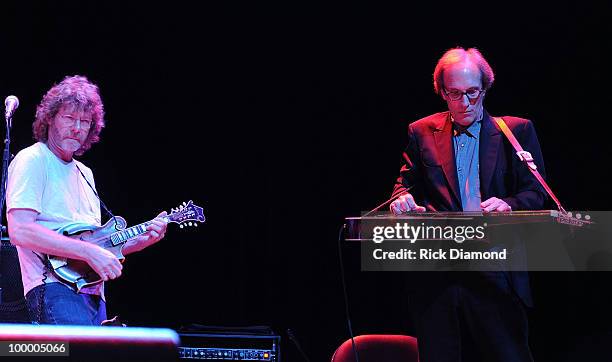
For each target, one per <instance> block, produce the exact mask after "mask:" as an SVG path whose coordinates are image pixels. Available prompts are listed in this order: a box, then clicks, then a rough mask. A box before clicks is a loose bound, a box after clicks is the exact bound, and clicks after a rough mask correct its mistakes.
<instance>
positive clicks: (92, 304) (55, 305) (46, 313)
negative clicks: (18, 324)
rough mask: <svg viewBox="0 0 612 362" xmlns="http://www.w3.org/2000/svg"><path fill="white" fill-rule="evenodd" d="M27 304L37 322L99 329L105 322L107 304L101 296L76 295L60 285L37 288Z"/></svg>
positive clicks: (32, 292) (33, 319)
mask: <svg viewBox="0 0 612 362" xmlns="http://www.w3.org/2000/svg"><path fill="white" fill-rule="evenodd" d="M26 301H27V303H28V309H29V310H30V317H31V319H32V321H33V322H34V323H39V324H64V325H91V326H99V325H100V323H101V322H102V321H103V320H105V319H106V303H105V302H104V301H103V300H102V298H101V297H100V296H99V295H90V294H77V293H76V292H74V291H73V290H72V289H70V288H68V287H67V286H65V285H63V284H61V283H56V282H54V283H47V284H42V285H39V286H37V287H34V288H33V289H32V290H30V291H29V292H28V293H27V294H26Z"/></svg>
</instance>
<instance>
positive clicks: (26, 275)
mask: <svg viewBox="0 0 612 362" xmlns="http://www.w3.org/2000/svg"><path fill="white" fill-rule="evenodd" d="M103 127H104V106H103V104H102V99H101V97H100V94H99V91H98V87H97V86H96V85H95V84H93V83H91V82H90V81H89V80H87V78H85V77H82V76H73V77H66V78H65V79H64V80H63V81H62V82H60V83H59V84H56V85H54V86H53V87H52V88H51V89H50V90H49V91H48V92H47V93H46V94H45V95H44V97H43V99H42V101H41V103H40V104H39V105H38V108H37V110H36V120H35V121H34V124H33V127H32V128H33V132H34V138H35V139H36V140H37V141H38V142H36V143H35V144H33V145H32V146H30V147H27V148H25V149H23V150H21V151H20V152H19V153H18V154H17V156H15V159H14V160H13V161H12V162H11V164H10V166H9V170H8V182H7V198H6V208H7V219H8V228H9V234H10V236H11V242H12V243H13V244H15V245H16V246H17V252H18V254H19V264H20V267H21V277H22V281H23V290H24V293H25V297H26V301H27V304H28V307H29V310H30V314H31V317H32V320H33V322H36V323H41V324H43V323H44V324H74V325H100V323H101V322H102V321H103V320H105V319H106V307H105V300H104V291H103V283H100V284H96V285H93V286H90V287H86V288H83V289H81V290H80V293H77V292H76V291H74V290H73V289H71V288H70V287H69V286H67V285H65V284H63V283H62V282H60V280H59V279H58V278H56V277H55V276H54V275H53V273H52V272H51V271H50V268H49V266H48V263H47V262H46V259H45V254H50V255H55V256H59V257H65V258H69V259H77V260H82V261H84V262H86V263H87V264H89V266H90V267H91V268H92V269H93V270H94V271H95V272H96V273H97V274H98V275H99V276H100V277H101V278H102V280H104V281H107V280H111V279H115V278H118V277H119V276H121V270H122V266H121V263H120V262H119V260H118V259H117V257H116V256H115V255H114V254H113V253H111V252H110V251H108V250H106V249H104V248H102V247H100V246H98V245H95V244H93V243H86V242H83V241H80V240H78V239H72V238H69V237H66V236H64V235H61V234H59V233H56V232H55V231H54V230H58V229H60V228H61V227H63V226H65V225H66V224H71V223H75V222H79V223H86V224H89V225H94V226H100V225H101V212H100V200H99V199H98V196H97V193H96V191H95V189H94V188H95V182H94V178H93V173H92V171H91V169H89V168H88V167H87V166H85V165H84V164H83V163H81V162H80V161H77V160H76V159H75V158H74V157H75V156H81V155H82V154H83V153H84V152H85V151H87V150H88V149H89V148H90V147H91V146H92V144H94V143H96V142H98V141H99V139H100V138H99V135H100V132H101V131H102V128H103ZM163 214H164V213H161V214H160V215H159V216H162V215H163ZM147 229H148V232H146V233H145V234H143V235H141V236H139V237H137V238H134V239H132V240H131V241H129V242H127V243H126V244H125V246H124V248H123V254H124V255H127V254H130V253H133V252H136V251H139V250H141V249H143V248H145V247H147V246H149V245H152V244H154V243H156V242H158V241H159V240H161V239H162V238H163V237H164V234H165V231H166V224H165V223H164V222H163V221H162V219H161V218H158V219H156V220H155V221H154V222H153V223H152V224H151V225H149V226H148V227H147Z"/></svg>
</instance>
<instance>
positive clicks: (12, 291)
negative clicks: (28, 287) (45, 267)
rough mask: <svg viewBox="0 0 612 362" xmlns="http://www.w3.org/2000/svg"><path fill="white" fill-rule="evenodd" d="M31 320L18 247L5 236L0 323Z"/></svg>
mask: <svg viewBox="0 0 612 362" xmlns="http://www.w3.org/2000/svg"><path fill="white" fill-rule="evenodd" d="M29 322H30V316H29V313H28V307H27V304H26V302H25V298H24V297H23V284H22V282H21V269H20V268H19V258H18V257H17V249H16V248H15V245H13V244H11V243H10V242H9V240H8V239H6V238H3V240H2V247H1V248H0V323H29Z"/></svg>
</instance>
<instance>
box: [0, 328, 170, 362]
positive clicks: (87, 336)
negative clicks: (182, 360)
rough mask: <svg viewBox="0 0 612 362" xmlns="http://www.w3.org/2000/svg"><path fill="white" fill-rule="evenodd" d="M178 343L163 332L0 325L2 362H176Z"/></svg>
mask: <svg viewBox="0 0 612 362" xmlns="http://www.w3.org/2000/svg"><path fill="white" fill-rule="evenodd" d="M179 343H180V342H179V336H178V335H177V333H176V332H175V331H173V330H171V329H165V328H137V327H89V326H87V327H85V326H51V325H31V324H0V360H1V361H5V360H11V361H12V360H15V361H30V360H31V361H41V360H46V358H44V357H45V356H46V357H51V356H52V353H56V355H58V356H59V355H61V354H62V353H64V356H63V357H54V358H59V360H62V361H64V360H67V361H107V362H108V361H110V362H118V361H178V345H179ZM62 346H63V347H62ZM29 353H36V354H37V355H36V356H33V355H29ZM41 357H43V358H41Z"/></svg>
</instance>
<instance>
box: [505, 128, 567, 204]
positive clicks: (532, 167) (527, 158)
mask: <svg viewBox="0 0 612 362" xmlns="http://www.w3.org/2000/svg"><path fill="white" fill-rule="evenodd" d="M493 119H495V122H496V123H497V125H498V126H499V128H500V129H501V131H502V132H503V133H504V135H506V137H507V138H508V141H510V143H511V144H512V147H514V149H515V150H516V155H517V156H518V158H519V159H520V160H521V161H523V162H524V163H525V165H526V166H527V168H528V169H529V171H531V173H532V174H533V176H535V178H536V179H537V180H538V182H540V185H542V187H544V189H545V190H546V192H548V194H549V195H550V197H552V199H553V200H554V201H555V203H556V204H557V208H558V209H559V211H561V212H562V213H564V214H567V211H565V209H564V208H563V206H561V202H560V201H559V199H557V196H555V194H554V192H552V190H551V189H550V187H549V186H548V184H547V183H546V181H545V180H544V178H543V177H542V175H540V173H539V172H538V166H536V164H535V163H534V162H533V158H532V157H531V153H529V152H527V151H525V150H523V147H521V144H520V143H519V141H518V140H517V139H516V137H514V134H513V133H512V131H511V130H510V128H508V125H507V124H506V122H504V120H503V119H502V118H501V117H493Z"/></svg>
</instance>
